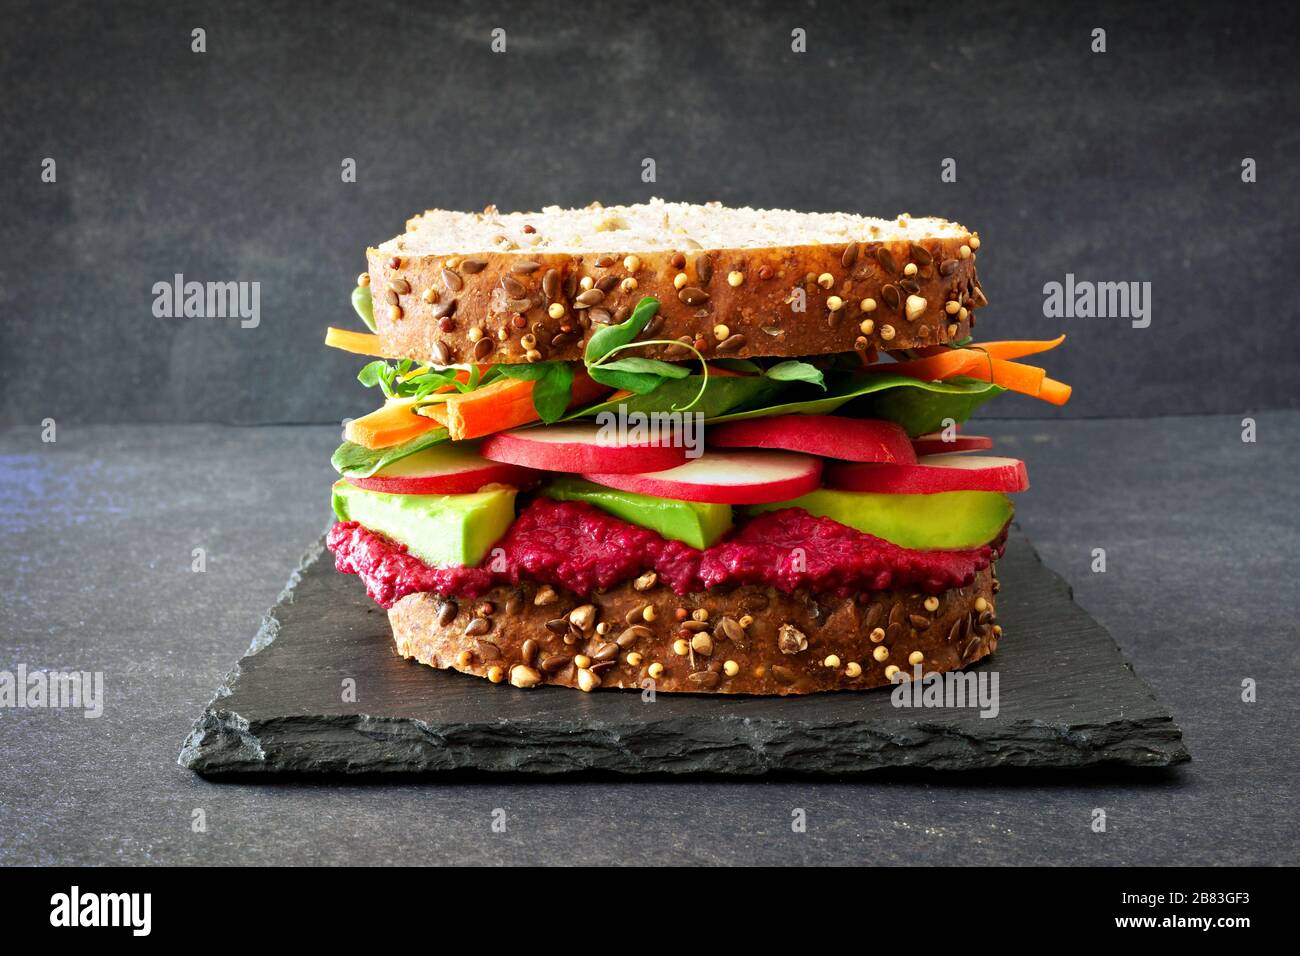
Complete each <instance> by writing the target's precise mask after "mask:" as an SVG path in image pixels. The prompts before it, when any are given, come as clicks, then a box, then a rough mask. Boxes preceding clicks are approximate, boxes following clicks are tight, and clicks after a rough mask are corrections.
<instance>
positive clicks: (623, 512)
mask: <svg viewBox="0 0 1300 956" xmlns="http://www.w3.org/2000/svg"><path fill="white" fill-rule="evenodd" d="M541 494H542V495H544V496H545V497H547V498H554V499H555V500H556V501H585V502H587V504H590V505H594V506H595V507H597V508H599V509H600V510H601V511H606V512H608V513H609V514H612V515H613V516H614V517H616V518H622V519H623V520H624V521H626V522H628V523H629V524H634V525H637V526H639V527H642V528H649V529H650V530H651V531H657V532H658V533H659V534H661V535H663V536H664V537H665V538H668V539H669V540H670V541H680V542H682V543H683V544H689V545H690V546H691V547H692V548H700V549H701V550H703V549H704V548H707V547H710V546H711V545H713V544H716V543H717V540H718V539H719V538H721V537H722V536H723V535H724V534H726V532H727V529H728V528H730V527H731V505H708V504H703V503H701V502H698V501H676V500H674V499H672V498H656V497H653V496H652V495H638V494H635V493H634V492H631V491H619V490H618V489H616V488H605V487H603V486H602V485H597V484H594V483H592V482H590V481H586V480H584V479H582V478H571V477H568V476H565V477H563V478H556V479H555V480H554V481H552V482H550V484H548V485H546V486H545V487H544V488H542V490H541Z"/></svg>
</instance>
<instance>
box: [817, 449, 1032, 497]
mask: <svg viewBox="0 0 1300 956" xmlns="http://www.w3.org/2000/svg"><path fill="white" fill-rule="evenodd" d="M826 486H827V487H828V488H838V489H841V490H843V491H874V492H882V493H885V494H896V495H933V494H938V493H940V492H944V491H1001V492H1013V491H1024V490H1026V489H1027V488H1028V487H1029V474H1028V472H1026V471H1025V463H1024V462H1023V461H1020V460H1019V459H1018V458H994V457H992V456H987V455H926V456H925V457H923V458H919V459H917V462H916V464H915V465H865V464H858V463H856V462H855V463H853V464H832V465H828V466H827V467H826Z"/></svg>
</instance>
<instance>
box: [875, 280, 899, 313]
mask: <svg viewBox="0 0 1300 956" xmlns="http://www.w3.org/2000/svg"><path fill="white" fill-rule="evenodd" d="M880 296H881V298H883V299H884V300H885V304H886V305H887V306H889V307H890V308H891V309H894V310H895V311H897V310H898V308H899V306H901V305H902V304H903V296H902V294H901V293H900V292H899V291H898V286H896V285H887V286H884V287H882V288H881V290H880Z"/></svg>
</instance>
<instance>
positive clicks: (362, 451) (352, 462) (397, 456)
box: [330, 428, 451, 478]
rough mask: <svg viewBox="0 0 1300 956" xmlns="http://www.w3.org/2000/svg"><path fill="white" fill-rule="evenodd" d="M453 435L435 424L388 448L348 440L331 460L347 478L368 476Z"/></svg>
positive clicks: (335, 452) (336, 469) (335, 468)
mask: <svg viewBox="0 0 1300 956" xmlns="http://www.w3.org/2000/svg"><path fill="white" fill-rule="evenodd" d="M450 437H451V436H450V435H448V433H447V429H445V428H434V429H432V430H430V431H427V432H425V433H424V434H422V435H416V436H415V437H414V438H412V439H411V440H410V441H405V442H402V444H400V445H390V446H389V447H387V448H365V447H363V446H361V445H358V444H355V443H354V442H350V441H345V442H344V443H343V444H341V445H339V447H338V448H337V449H336V450H335V451H334V454H333V456H332V457H331V458H330V464H331V465H333V466H334V470H335V471H337V472H338V473H339V474H340V475H342V476H343V477H344V478H369V477H370V476H371V475H373V474H374V473H375V472H377V471H378V470H379V469H380V468H383V467H384V466H385V465H391V464H392V463H393V462H395V461H401V460H402V459H403V458H406V457H408V456H410V455H414V454H415V453H416V452H417V451H424V449H426V448H429V447H431V446H433V445H437V444H440V443H441V442H445V441H447V440H448V439H449V438H450Z"/></svg>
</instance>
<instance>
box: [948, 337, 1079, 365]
mask: <svg viewBox="0 0 1300 956" xmlns="http://www.w3.org/2000/svg"><path fill="white" fill-rule="evenodd" d="M1064 341H1065V336H1064V335H1058V336H1057V337H1056V338H1054V339H1046V340H1044V341H1042V342H1031V341H1026V342H1011V341H1007V342H982V343H976V344H974V345H972V346H971V348H972V349H975V350H977V351H981V352H984V353H986V354H988V355H991V356H993V357H994V358H995V359H1018V358H1024V357H1025V356H1026V355H1037V354H1038V353H1039V352H1050V351H1051V350H1052V349H1054V348H1056V347H1057V346H1058V345H1060V344H1061V343H1062V342H1064Z"/></svg>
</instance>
